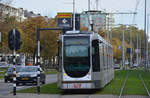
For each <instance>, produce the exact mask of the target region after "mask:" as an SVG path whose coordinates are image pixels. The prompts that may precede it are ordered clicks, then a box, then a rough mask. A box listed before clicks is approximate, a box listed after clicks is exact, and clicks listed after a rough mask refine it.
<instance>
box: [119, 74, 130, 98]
mask: <svg viewBox="0 0 150 98" xmlns="http://www.w3.org/2000/svg"><path fill="white" fill-rule="evenodd" d="M128 76H129V74H127V75H126V79H125V81H124V83H123V86H122V88H121V91H120V95H119V98H121V96H122V93H123V90H124V88H125V85H126V82H127V80H128Z"/></svg>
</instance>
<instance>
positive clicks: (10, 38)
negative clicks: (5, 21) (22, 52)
mask: <svg viewBox="0 0 150 98" xmlns="http://www.w3.org/2000/svg"><path fill="white" fill-rule="evenodd" d="M8 46H9V48H10V50H14V49H15V36H14V34H13V30H11V31H9V32H8Z"/></svg>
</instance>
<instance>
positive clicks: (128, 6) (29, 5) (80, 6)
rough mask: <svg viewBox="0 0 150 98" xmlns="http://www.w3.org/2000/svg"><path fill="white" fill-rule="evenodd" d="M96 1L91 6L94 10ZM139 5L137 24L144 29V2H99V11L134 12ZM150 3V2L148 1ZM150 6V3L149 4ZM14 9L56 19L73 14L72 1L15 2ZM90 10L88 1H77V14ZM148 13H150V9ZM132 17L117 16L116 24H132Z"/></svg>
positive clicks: (124, 0)
mask: <svg viewBox="0 0 150 98" xmlns="http://www.w3.org/2000/svg"><path fill="white" fill-rule="evenodd" d="M94 1H95V0H91V2H93V3H92V4H91V5H92V6H91V7H92V9H94V8H95V7H94V4H95V3H94ZM137 1H140V2H139V5H138V10H137V12H138V14H137V16H136V19H135V23H136V24H138V25H137V26H138V27H139V28H141V29H142V28H143V24H144V16H143V15H144V0H99V9H103V10H104V9H105V10H106V11H108V12H133V11H134V10H135V6H136V2H137ZM147 1H149V0H147ZM147 5H149V2H147ZM13 6H14V7H17V8H18V7H22V8H24V9H27V10H29V11H33V12H35V13H41V15H43V16H49V17H54V16H55V15H56V14H57V12H71V11H72V0H15V1H14V3H13ZM87 9H88V0H76V12H82V11H85V10H87ZM148 12H150V10H149V8H148ZM132 17H133V16H132V15H117V17H116V22H118V23H120V24H121V23H124V24H130V23H132V19H133V18H132Z"/></svg>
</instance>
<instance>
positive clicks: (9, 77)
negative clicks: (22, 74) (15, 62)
mask: <svg viewBox="0 0 150 98" xmlns="http://www.w3.org/2000/svg"><path fill="white" fill-rule="evenodd" d="M21 67H22V66H16V72H17V73H18V72H19V71H20V68H21ZM13 72H14V67H13V66H11V67H9V68H8V71H6V73H5V76H4V82H5V83H7V82H8V81H9V82H12V81H13Z"/></svg>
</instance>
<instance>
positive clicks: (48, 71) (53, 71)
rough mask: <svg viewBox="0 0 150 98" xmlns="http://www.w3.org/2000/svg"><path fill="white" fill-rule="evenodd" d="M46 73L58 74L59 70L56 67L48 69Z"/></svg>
mask: <svg viewBox="0 0 150 98" xmlns="http://www.w3.org/2000/svg"><path fill="white" fill-rule="evenodd" d="M45 74H47V75H48V74H57V70H55V69H48V70H45Z"/></svg>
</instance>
